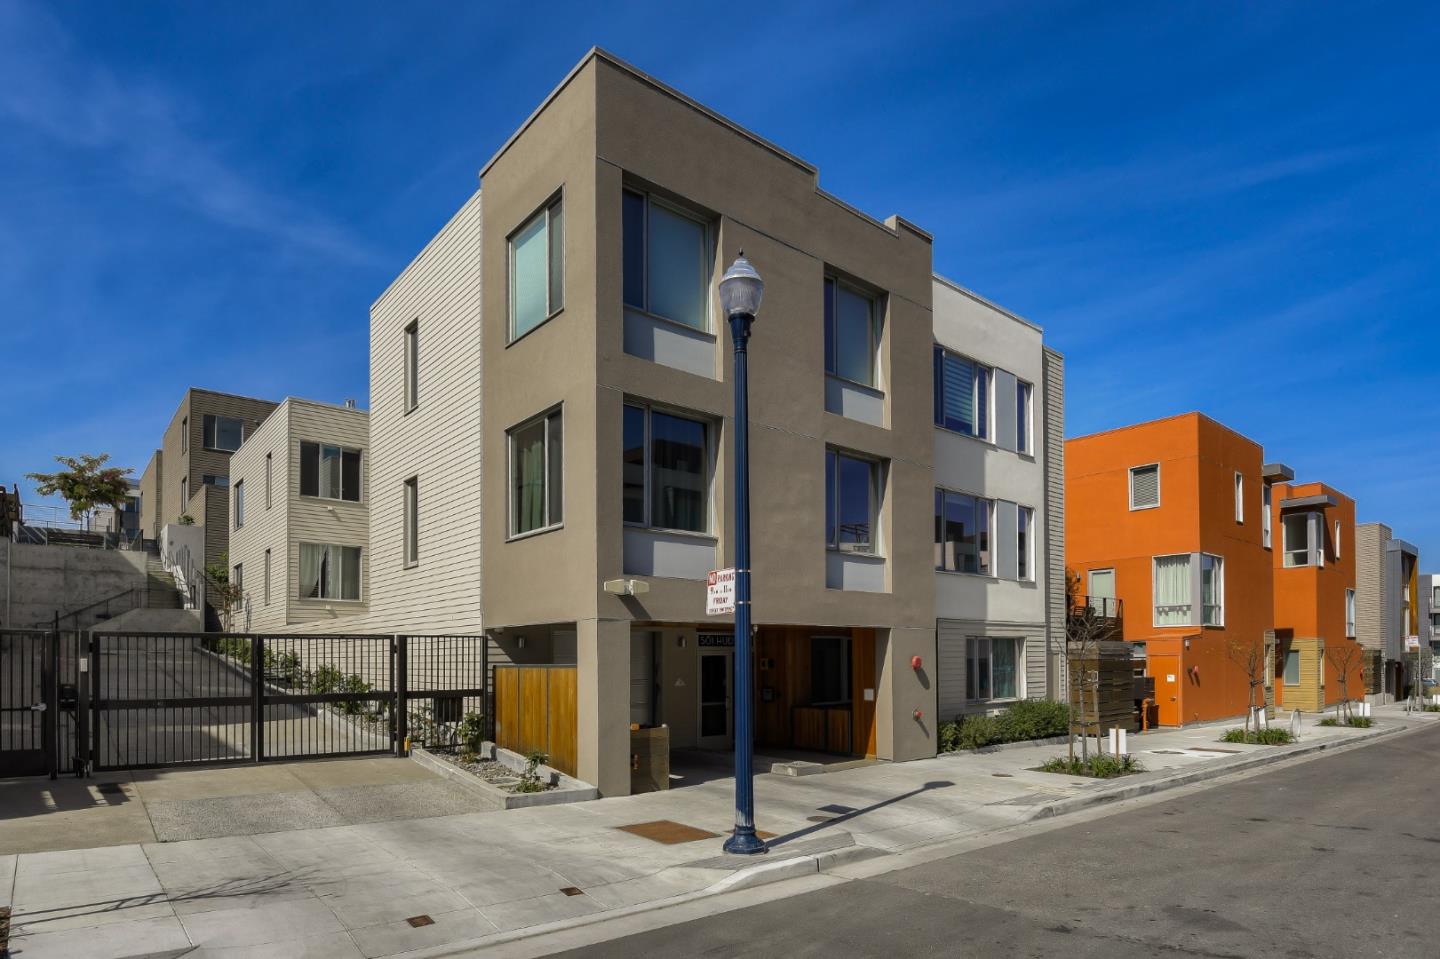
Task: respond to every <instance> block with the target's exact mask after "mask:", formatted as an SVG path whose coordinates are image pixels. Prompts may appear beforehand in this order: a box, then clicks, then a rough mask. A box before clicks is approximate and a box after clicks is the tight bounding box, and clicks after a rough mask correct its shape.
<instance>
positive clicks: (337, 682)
mask: <svg viewBox="0 0 1440 959" xmlns="http://www.w3.org/2000/svg"><path fill="white" fill-rule="evenodd" d="M344 681H345V675H344V673H342V672H340V670H338V669H336V668H335V667H334V666H331V665H329V664H328V663H327V664H322V665H320V666H316V667H315V670H314V672H312V673H311V674H310V690H311V692H316V693H338V692H340V691H341V690H340V686H341V684H342V683H344Z"/></svg>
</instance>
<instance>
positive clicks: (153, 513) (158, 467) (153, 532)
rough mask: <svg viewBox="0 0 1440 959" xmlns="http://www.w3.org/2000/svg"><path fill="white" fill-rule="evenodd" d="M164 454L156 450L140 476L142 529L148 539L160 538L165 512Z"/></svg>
mask: <svg viewBox="0 0 1440 959" xmlns="http://www.w3.org/2000/svg"><path fill="white" fill-rule="evenodd" d="M163 464H164V459H163V454H162V453H161V452H160V451H159V450H156V451H155V452H153V453H151V454H150V461H149V462H148V463H146V464H145V472H143V473H141V474H140V529H141V530H143V531H144V535H145V538H146V539H159V538H160V516H161V513H162V512H163V506H164V498H165V485H164V469H163V468H162V467H163Z"/></svg>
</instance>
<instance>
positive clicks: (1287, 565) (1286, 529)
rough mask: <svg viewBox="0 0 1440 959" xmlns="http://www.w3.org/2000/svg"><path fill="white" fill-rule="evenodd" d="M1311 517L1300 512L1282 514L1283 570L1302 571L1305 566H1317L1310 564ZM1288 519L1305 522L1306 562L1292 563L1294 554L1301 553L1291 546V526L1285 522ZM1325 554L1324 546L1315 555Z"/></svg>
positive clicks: (1281, 548)
mask: <svg viewBox="0 0 1440 959" xmlns="http://www.w3.org/2000/svg"><path fill="white" fill-rule="evenodd" d="M1310 516H1311V514H1310V513H1300V512H1294V513H1282V514H1280V551H1281V554H1282V558H1281V561H1280V562H1281V564H1282V568H1283V569H1300V568H1301V567H1304V566H1313V565H1315V564H1313V563H1311V562H1310V556H1311V553H1312V552H1313V549H1312V544H1311V542H1310V526H1311V522H1310ZM1287 519H1301V520H1303V521H1304V522H1303V524H1302V525H1303V526H1304V528H1305V546H1304V554H1305V555H1304V560H1303V561H1302V562H1299V563H1293V562H1291V561H1290V558H1291V556H1292V554H1294V553H1297V552H1300V550H1298V549H1296V548H1295V547H1292V546H1291V545H1290V525H1289V524H1288V523H1286V522H1285V521H1286V520H1287ZM1322 528H1323V527H1322ZM1323 554H1324V546H1323V545H1322V546H1321V548H1320V549H1319V551H1318V552H1315V555H1317V556H1318V555H1323Z"/></svg>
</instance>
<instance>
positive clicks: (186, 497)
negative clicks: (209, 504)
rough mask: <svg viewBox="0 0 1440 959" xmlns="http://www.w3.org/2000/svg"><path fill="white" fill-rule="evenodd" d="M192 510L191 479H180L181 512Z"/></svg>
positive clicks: (183, 477) (186, 477) (184, 477)
mask: <svg viewBox="0 0 1440 959" xmlns="http://www.w3.org/2000/svg"><path fill="white" fill-rule="evenodd" d="M189 508H190V477H188V476H182V477H180V512H182V513H183V512H185V511H186V510H187V509H189Z"/></svg>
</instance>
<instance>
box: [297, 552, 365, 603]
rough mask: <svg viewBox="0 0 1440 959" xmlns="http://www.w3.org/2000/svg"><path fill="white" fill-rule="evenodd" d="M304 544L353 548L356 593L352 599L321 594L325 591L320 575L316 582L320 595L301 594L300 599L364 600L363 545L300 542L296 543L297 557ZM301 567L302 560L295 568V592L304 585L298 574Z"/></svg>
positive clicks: (321, 600) (346, 601)
mask: <svg viewBox="0 0 1440 959" xmlns="http://www.w3.org/2000/svg"><path fill="white" fill-rule="evenodd" d="M306 546H310V547H313V548H315V549H325V550H347V549H353V550H355V565H356V569H355V589H356V592H357V594H358V595H356V596H355V597H354V598H353V599H345V598H342V597H339V596H325V595H323V594H324V591H325V577H323V576H321V577H320V580H319V582H318V584H317V585H318V587H319V589H320V592H321V594H322V595H320V596H304V595H302V596H300V597H299V598H300V599H308V600H310V601H311V602H325V603H361V602H364V601H365V549H364V547H362V546H346V545H342V544H340V543H300V544H299V545H298V549H299V551H300V552H297V554H296V556H297V558H298V557H299V555H300V553H301V552H303V551H304V549H305V547H306ZM340 555H344V554H343V553H341V554H340ZM303 568H304V563H303V562H302V563H301V564H300V566H299V567H297V569H296V576H295V579H296V583H297V590H296V591H297V592H298V591H299V590H300V589H303V588H304V586H305V584H304V583H301V582H300V581H299V580H300V575H299V574H300V570H301V569H303ZM341 582H342V583H343V582H344V577H343V576H342V577H341Z"/></svg>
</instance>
